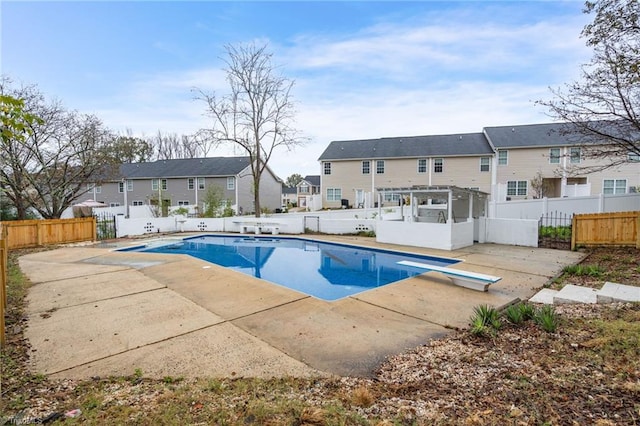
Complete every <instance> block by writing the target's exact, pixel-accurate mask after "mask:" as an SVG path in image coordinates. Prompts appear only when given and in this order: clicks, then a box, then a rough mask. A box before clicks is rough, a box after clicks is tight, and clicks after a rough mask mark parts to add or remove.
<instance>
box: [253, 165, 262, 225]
mask: <svg viewBox="0 0 640 426" xmlns="http://www.w3.org/2000/svg"><path fill="white" fill-rule="evenodd" d="M253 205H254V206H255V208H256V212H255V214H256V217H260V214H261V211H260V210H261V209H260V175H259V174H258V175H257V176H255V175H254V177H253Z"/></svg>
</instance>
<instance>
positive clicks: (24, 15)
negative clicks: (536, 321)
mask: <svg viewBox="0 0 640 426" xmlns="http://www.w3.org/2000/svg"><path fill="white" fill-rule="evenodd" d="M583 5H584V3H583V2H582V1H575V0H566V1H480V0H476V1H443V2H437V1H407V2H403V1H392V2H385V1H334V2H329V1H280V2H270V1H260V2H251V1H233V2H230V1H205V0H201V1H196V2H186V1H160V2H153V1H109V2H88V1H67V2H53V1H24V0H20V1H12V0H3V1H2V2H0V24H1V32H0V36H1V43H0V47H1V50H0V60H1V62H0V73H2V75H4V76H8V77H10V78H11V79H13V80H14V84H35V85H37V86H38V88H39V90H40V91H41V92H42V93H44V94H45V96H46V97H47V98H49V99H57V100H60V101H61V102H62V103H63V104H64V106H65V107H66V108H67V109H70V110H77V111H79V112H81V113H86V114H94V115H96V116H97V117H99V118H100V119H101V120H102V121H103V122H104V123H105V125H106V126H107V127H109V128H111V129H112V130H114V131H117V132H122V133H124V132H126V131H127V130H130V131H131V132H133V134H134V135H140V136H143V135H146V136H150V135H153V134H155V133H157V132H158V131H162V132H163V133H176V134H191V133H194V132H196V131H198V130H199V129H202V128H207V127H211V124H212V123H211V119H210V118H208V117H207V116H206V114H205V112H206V105H205V104H204V102H203V101H199V100H197V99H195V97H196V96H195V92H194V89H196V90H202V91H205V92H207V93H216V95H224V94H226V93H228V92H229V87H228V84H227V82H226V80H225V72H224V67H225V64H224V58H225V45H230V44H231V45H239V44H247V43H256V44H258V45H262V44H267V45H268V50H269V51H270V52H271V53H272V54H273V63H274V65H275V66H276V67H277V71H278V72H279V73H280V74H281V75H283V76H285V77H287V78H289V79H292V80H294V81H295V85H294V88H293V97H294V102H295V107H296V116H295V123H294V124H293V125H294V127H295V128H296V129H297V130H299V131H300V132H301V133H302V135H304V136H305V137H306V138H308V142H307V143H306V144H305V145H304V146H302V147H298V148H296V149H295V151H291V152H290V151H287V150H284V149H283V150H280V151H276V153H275V154H274V155H273V157H272V160H271V162H270V163H269V165H270V167H271V169H272V170H273V171H274V172H275V173H276V174H277V175H278V176H280V177H281V178H282V179H286V178H287V177H288V176H290V175H291V174H293V173H299V174H301V175H303V176H304V175H307V174H319V173H320V165H319V163H318V161H317V160H318V157H319V156H320V155H321V154H322V152H323V151H324V149H325V148H326V147H327V145H328V144H329V143H330V142H331V141H333V140H353V139H369V138H380V137H394V136H415V135H438V134H456V133H472V132H481V131H482V128H483V127H487V126H503V125H504V126H509V125H518V124H532V123H546V122H551V121H553V120H552V118H551V117H549V116H548V110H546V109H545V108H544V107H542V106H539V105H536V103H535V101H537V100H548V99H551V98H553V94H552V93H551V91H550V88H559V87H562V86H564V85H565V84H568V83H571V82H572V81H575V80H577V79H579V77H580V66H581V65H582V64H585V63H587V62H588V61H589V59H590V57H591V50H590V49H589V48H587V47H586V46H585V40H584V39H582V38H580V32H581V30H582V28H583V27H584V25H585V24H587V23H588V22H589V21H590V17H589V16H588V15H585V14H583V13H582V8H583ZM210 155H215V156H217V155H233V151H232V150H231V149H230V148H229V147H227V148H220V149H218V150H216V151H214V152H212V153H211V154H210Z"/></svg>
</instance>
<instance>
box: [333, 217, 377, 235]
mask: <svg viewBox="0 0 640 426" xmlns="http://www.w3.org/2000/svg"><path fill="white" fill-rule="evenodd" d="M376 223H377V221H375V220H372V219H325V218H323V217H321V218H320V232H324V233H325V234H357V233H358V232H371V231H373V232H375V230H376Z"/></svg>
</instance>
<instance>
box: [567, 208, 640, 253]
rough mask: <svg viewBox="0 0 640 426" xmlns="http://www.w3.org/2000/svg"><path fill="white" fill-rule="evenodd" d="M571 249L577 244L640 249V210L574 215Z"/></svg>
mask: <svg viewBox="0 0 640 426" xmlns="http://www.w3.org/2000/svg"><path fill="white" fill-rule="evenodd" d="M572 228H573V229H572V233H571V250H575V248H576V247H577V246H601V245H615V246H635V247H636V248H638V249H640V211H636V212H616V213H595V214H576V215H573V224H572Z"/></svg>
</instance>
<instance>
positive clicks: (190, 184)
mask: <svg viewBox="0 0 640 426" xmlns="http://www.w3.org/2000/svg"><path fill="white" fill-rule="evenodd" d="M195 187H196V181H195V179H194V178H189V179H187V189H188V190H189V191H193V190H194V189H195Z"/></svg>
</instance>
